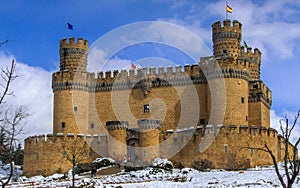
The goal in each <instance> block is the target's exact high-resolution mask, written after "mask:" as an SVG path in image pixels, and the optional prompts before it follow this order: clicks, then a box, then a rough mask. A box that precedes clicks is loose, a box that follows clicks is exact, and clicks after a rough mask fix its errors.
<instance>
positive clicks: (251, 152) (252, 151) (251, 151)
mask: <svg viewBox="0 0 300 188" xmlns="http://www.w3.org/2000/svg"><path fill="white" fill-rule="evenodd" d="M250 155H251V157H253V155H254V149H253V148H250Z"/></svg>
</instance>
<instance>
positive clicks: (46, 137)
mask: <svg viewBox="0 0 300 188" xmlns="http://www.w3.org/2000/svg"><path fill="white" fill-rule="evenodd" d="M75 138H81V139H83V140H84V141H86V142H87V143H92V142H96V143H99V144H105V143H106V140H107V135H106V134H102V135H100V136H99V135H98V134H93V135H92V134H76V135H75V134H73V133H57V134H56V135H53V134H43V135H35V136H30V137H27V138H26V139H25V140H24V142H25V145H26V146H28V147H30V146H31V145H39V144H44V143H51V144H54V143H62V142H63V141H66V140H70V139H75ZM104 141H105V142H104ZM100 142H103V143H100Z"/></svg>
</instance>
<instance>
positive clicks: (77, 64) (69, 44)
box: [59, 38, 88, 72]
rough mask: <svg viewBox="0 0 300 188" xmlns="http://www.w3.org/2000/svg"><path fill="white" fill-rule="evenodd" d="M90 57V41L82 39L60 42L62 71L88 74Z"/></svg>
mask: <svg viewBox="0 0 300 188" xmlns="http://www.w3.org/2000/svg"><path fill="white" fill-rule="evenodd" d="M87 55H88V41H87V40H83V39H82V38H78V39H77V43H76V42H75V41H74V38H69V41H68V40H67V39H62V40H61V41H60V48H59V56H60V66H59V67H60V71H82V72H86V68H87Z"/></svg>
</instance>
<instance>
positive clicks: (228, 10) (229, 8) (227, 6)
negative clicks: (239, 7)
mask: <svg viewBox="0 0 300 188" xmlns="http://www.w3.org/2000/svg"><path fill="white" fill-rule="evenodd" d="M226 11H227V12H229V13H232V8H231V7H230V6H229V5H226Z"/></svg>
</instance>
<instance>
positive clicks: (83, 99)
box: [52, 38, 92, 134]
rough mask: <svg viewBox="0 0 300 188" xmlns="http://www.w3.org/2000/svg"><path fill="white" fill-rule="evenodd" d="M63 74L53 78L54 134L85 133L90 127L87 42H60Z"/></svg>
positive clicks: (72, 39)
mask: <svg viewBox="0 0 300 188" xmlns="http://www.w3.org/2000/svg"><path fill="white" fill-rule="evenodd" d="M59 55H60V70H59V71H58V72H56V73H53V75H52V89H53V93H54V108H53V121H54V122H53V134H57V133H74V134H77V133H79V132H80V133H85V134H87V127H88V126H87V125H88V105H89V103H88V102H89V92H88V84H87V83H89V80H90V78H91V77H92V76H91V75H92V74H89V73H87V72H86V67H87V55H88V41H87V40H83V39H82V38H78V40H77V42H75V41H74V38H70V39H69V40H67V39H62V40H61V41H60V50H59Z"/></svg>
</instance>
